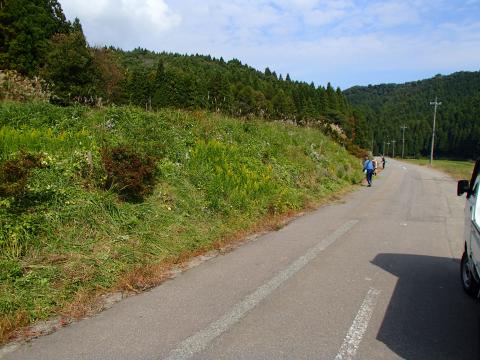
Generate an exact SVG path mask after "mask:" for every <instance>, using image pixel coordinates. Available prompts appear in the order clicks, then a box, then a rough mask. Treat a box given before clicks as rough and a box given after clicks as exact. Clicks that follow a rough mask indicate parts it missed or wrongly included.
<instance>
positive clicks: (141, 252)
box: [0, 102, 362, 342]
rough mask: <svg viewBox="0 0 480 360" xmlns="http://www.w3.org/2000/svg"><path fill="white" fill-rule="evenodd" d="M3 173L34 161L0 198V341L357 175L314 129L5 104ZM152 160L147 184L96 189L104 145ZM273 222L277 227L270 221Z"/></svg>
mask: <svg viewBox="0 0 480 360" xmlns="http://www.w3.org/2000/svg"><path fill="white" fill-rule="evenodd" d="M0 126H1V127H0V164H4V163H5V162H6V161H8V160H12V159H16V158H17V157H18V156H19V154H20V152H22V153H30V154H36V155H37V156H39V158H41V161H42V164H43V165H42V167H39V168H34V169H32V170H30V172H29V175H28V181H27V183H26V186H25V189H24V190H23V191H22V192H21V193H18V194H14V195H10V196H4V197H0V252H1V253H0V341H2V342H5V341H7V340H8V339H9V338H11V336H12V331H13V330H15V329H17V328H19V327H21V326H24V325H28V324H32V323H34V322H35V321H37V320H40V319H46V318H48V317H50V316H52V315H53V314H67V315H77V316H82V315H84V314H85V311H86V310H82V309H83V307H85V309H88V306H87V305H88V304H85V302H91V301H92V299H94V298H95V296H96V295H98V294H101V293H104V292H108V291H112V290H115V289H124V290H133V291H140V290H142V289H144V288H148V287H150V286H152V285H155V284H157V283H158V282H159V281H161V280H162V279H163V276H164V275H165V269H167V268H168V267H169V266H171V264H174V263H178V262H181V261H183V260H184V259H186V258H188V257H189V256H192V255H194V254H197V253H200V252H202V251H206V250H209V249H212V248H215V247H217V246H219V244H223V243H225V242H227V241H229V240H232V239H235V238H236V237H238V236H240V235H241V234H245V233H247V232H249V231H252V229H256V228H260V227H261V226H262V224H265V223H269V222H272V219H278V218H281V217H282V216H285V214H290V213H294V212H296V211H299V210H301V209H303V208H305V207H308V206H311V205H312V204H315V203H318V202H320V201H322V199H325V198H326V197H327V196H329V195H330V194H333V193H335V192H338V191H340V190H341V189H343V188H345V187H348V186H349V185H351V184H355V183H358V182H359V181H360V180H361V179H362V173H361V165H360V162H359V160H358V159H356V158H354V157H352V156H350V155H349V154H347V152H346V151H345V149H343V148H342V147H340V146H339V145H337V144H336V143H334V142H332V141H331V140H329V138H327V137H326V136H325V135H323V134H322V133H321V132H320V131H318V130H314V129H308V128H299V127H295V126H289V125H284V124H280V123H266V122H261V121H240V120H238V119H232V118H228V117H224V116H221V115H217V114H209V113H205V112H196V113H195V112H193V113H187V112H182V111H173V110H162V111H159V112H157V113H151V112H145V111H142V110H139V109H137V108H132V107H121V108H119V107H110V108H106V109H102V110H92V109H89V108H86V107H80V106H79V107H70V108H60V107H55V106H52V105H49V104H44V103H31V104H17V103H7V102H5V103H2V104H0ZM117 145H127V146H130V147H131V148H133V149H135V150H136V151H138V152H139V153H143V154H145V155H148V156H150V157H152V158H154V159H156V163H155V181H156V183H155V186H154V188H153V192H152V193H150V194H149V195H148V196H146V197H145V198H144V199H143V201H136V202H126V201H122V199H121V198H119V196H118V194H117V193H116V192H115V189H114V187H110V188H105V186H104V185H105V178H106V175H105V169H104V168H103V165H102V155H101V154H102V149H104V148H108V147H113V146H117ZM273 222H274V221H273Z"/></svg>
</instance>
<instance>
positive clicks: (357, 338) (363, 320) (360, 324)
mask: <svg viewBox="0 0 480 360" xmlns="http://www.w3.org/2000/svg"><path fill="white" fill-rule="evenodd" d="M379 294H380V290H376V289H374V288H370V290H368V293H367V295H366V296H365V300H363V304H362V306H361V307H360V310H358V313H357V316H355V319H354V320H353V324H352V326H350V329H349V330H348V333H347V336H346V337H345V340H344V341H343V344H342V346H341V347H340V350H339V351H338V354H337V356H335V360H351V359H353V357H354V356H355V353H356V352H357V350H358V347H359V346H360V342H361V341H362V337H363V335H364V334H365V331H366V330H367V327H368V323H369V322H370V318H371V317H372V314H373V309H374V308H375V305H376V304H377V298H378V295H379Z"/></svg>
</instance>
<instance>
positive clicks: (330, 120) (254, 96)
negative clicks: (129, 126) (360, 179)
mask: <svg viewBox="0 0 480 360" xmlns="http://www.w3.org/2000/svg"><path fill="white" fill-rule="evenodd" d="M0 33H1V35H0V69H3V70H7V69H8V70H15V71H16V72H17V73H19V74H21V75H22V76H27V77H30V78H32V77H38V78H40V79H42V80H44V81H45V83H46V84H47V85H48V87H49V91H50V92H51V93H52V97H51V98H50V101H51V102H54V103H57V104H60V105H69V104H72V103H74V102H82V103H88V104H91V105H105V104H133V105H138V106H141V107H143V108H146V109H147V110H158V109H160V108H165V107H173V108H179V109H189V110H195V109H205V110H209V111H215V112H223V113H226V114H230V115H235V116H241V117H247V118H248V117H253V116H254V117H261V118H264V119H266V120H279V119H281V120H290V121H292V122H295V123H297V124H317V125H318V124H321V125H322V126H323V127H324V128H330V125H333V126H335V125H338V126H339V127H340V128H341V129H343V131H344V132H345V139H346V140H345V141H346V142H353V143H355V144H357V145H360V146H366V145H367V144H368V139H369V138H370V136H369V135H368V134H367V130H366V125H365V119H364V118H362V116H361V115H360V114H359V113H357V112H355V111H354V110H353V109H352V108H351V107H350V106H349V104H348V102H347V100H346V98H345V96H344V94H343V92H342V91H341V90H340V89H339V88H337V89H334V88H333V87H332V86H331V85H330V83H328V84H327V85H326V86H325V87H323V86H315V85H314V84H313V83H311V84H308V83H305V82H298V81H293V80H292V79H291V78H290V76H289V75H288V74H286V75H285V76H284V77H283V76H282V75H281V74H277V73H276V72H275V71H272V70H270V69H269V68H266V69H265V70H264V71H259V70H256V69H254V68H252V67H249V66H247V65H245V64H242V63H241V62H240V61H239V60H236V59H232V60H229V61H225V60H224V59H222V58H220V59H215V58H212V57H210V56H208V55H207V56H202V55H180V54H171V53H165V52H162V53H156V52H153V51H149V50H146V49H140V48H137V49H135V50H133V51H123V50H121V49H117V48H112V47H103V48H95V47H90V46H89V45H88V43H87V40H86V39H85V36H84V34H83V30H82V26H81V24H80V21H79V19H75V20H74V21H73V22H70V21H68V20H66V18H65V15H64V14H63V11H62V8H61V6H60V4H59V3H58V1H56V0H15V1H13V0H0ZM4 97H5V96H4Z"/></svg>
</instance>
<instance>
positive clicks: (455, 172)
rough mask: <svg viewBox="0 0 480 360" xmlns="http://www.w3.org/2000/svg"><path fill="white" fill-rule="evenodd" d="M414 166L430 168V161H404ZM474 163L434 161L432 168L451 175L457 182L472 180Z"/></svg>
mask: <svg viewBox="0 0 480 360" xmlns="http://www.w3.org/2000/svg"><path fill="white" fill-rule="evenodd" d="M404 161H407V162H409V163H412V164H416V165H423V166H429V165H430V160H429V159H408V160H404ZM474 165H475V163H474V162H473V161H457V160H433V163H432V167H433V168H435V169H437V170H440V171H443V172H445V173H447V174H449V175H450V176H451V177H453V178H454V179H456V180H461V179H470V177H471V176H472V171H473V166H474Z"/></svg>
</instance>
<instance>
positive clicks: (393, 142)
mask: <svg viewBox="0 0 480 360" xmlns="http://www.w3.org/2000/svg"><path fill="white" fill-rule="evenodd" d="M396 142H397V140H392V144H393V156H392V157H393V158H394V159H395V143H396Z"/></svg>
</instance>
